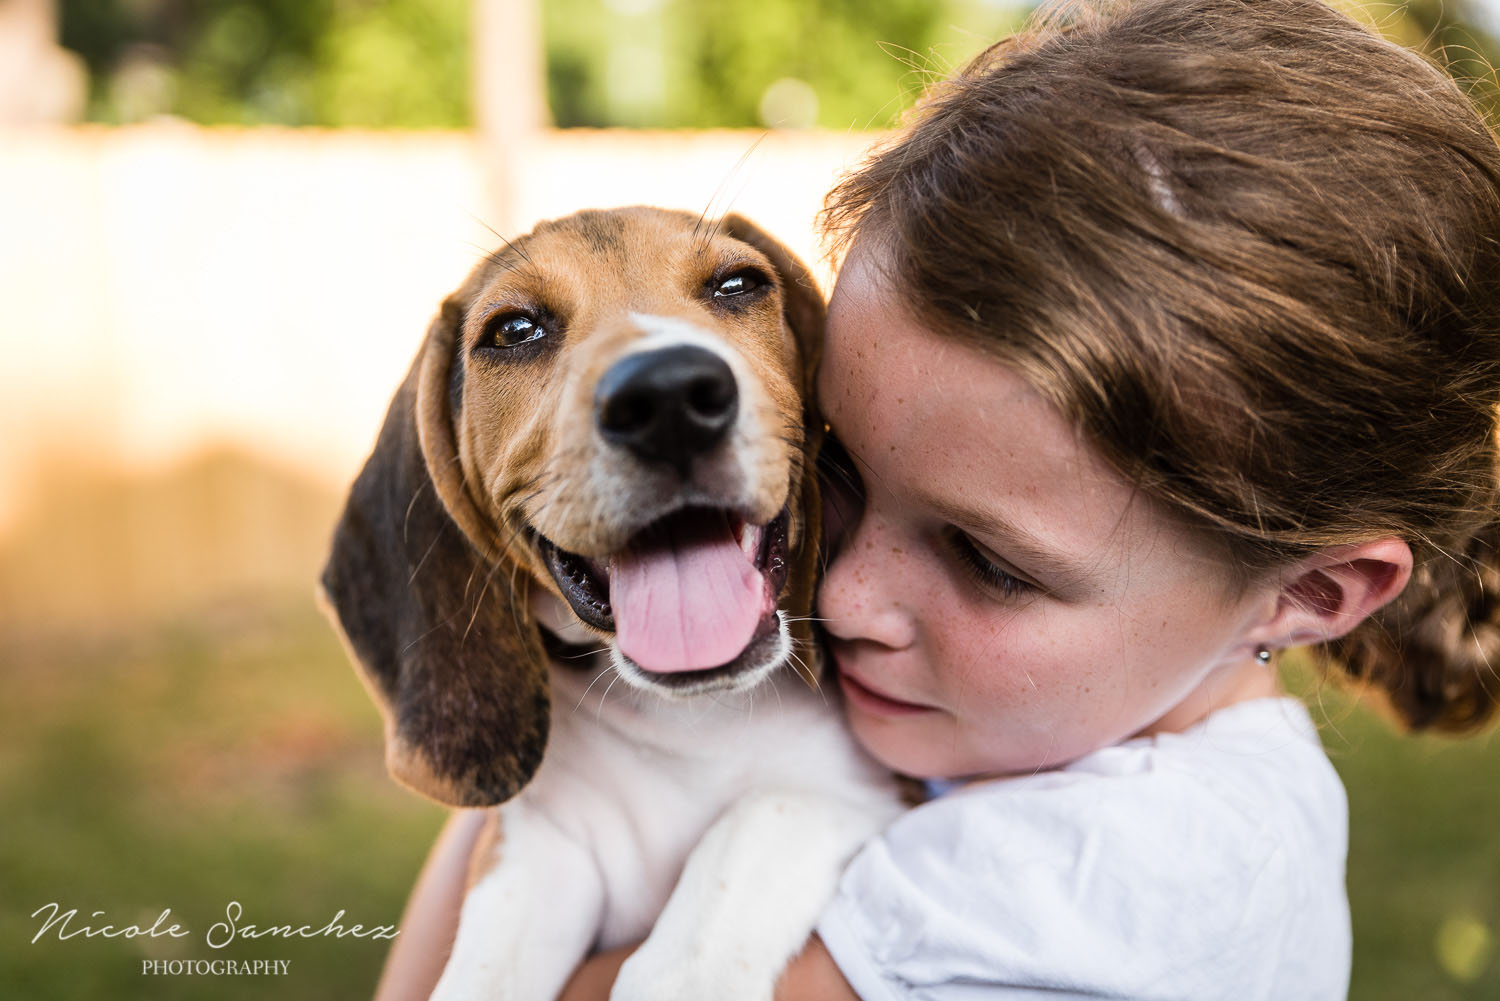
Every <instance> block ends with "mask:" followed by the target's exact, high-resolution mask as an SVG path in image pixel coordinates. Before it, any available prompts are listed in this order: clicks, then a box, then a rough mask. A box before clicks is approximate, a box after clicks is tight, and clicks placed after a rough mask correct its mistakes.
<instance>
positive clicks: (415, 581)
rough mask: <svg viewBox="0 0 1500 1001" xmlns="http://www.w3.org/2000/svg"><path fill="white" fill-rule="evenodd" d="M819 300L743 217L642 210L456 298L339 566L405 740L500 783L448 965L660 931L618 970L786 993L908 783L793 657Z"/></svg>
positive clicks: (806, 523) (808, 488)
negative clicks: (860, 744)
mask: <svg viewBox="0 0 1500 1001" xmlns="http://www.w3.org/2000/svg"><path fill="white" fill-rule="evenodd" d="M822 323H823V302H822V298H821V296H820V295H819V293H818V291H817V289H816V287H815V286H814V284H813V282H812V279H811V277H810V276H809V275H808V273H807V271H806V269H805V268H804V267H803V266H802V265H801V263H800V262H798V261H797V260H796V259H795V258H794V257H793V256H792V255H791V254H789V253H788V252H787V251H786V250H785V249H784V248H783V247H781V246H780V245H779V244H777V243H776V242H775V241H774V240H772V239H770V238H769V237H767V236H766V235H765V234H764V233H762V232H761V231H759V230H758V229H756V228H755V227H754V226H752V225H750V224H749V223H747V222H746V221H744V220H743V219H740V218H738V217H735V216H730V217H728V218H726V219H725V220H722V221H721V223H719V224H718V225H710V224H708V223H705V222H703V221H702V220H699V219H695V218H694V217H692V216H690V215H686V214H681V213H673V212H666V211H661V210H656V209H644V208H635V209H623V210H616V211H608V212H583V213H579V214H577V215H574V216H569V217H567V218H565V219H561V220H557V221H554V222H551V223H545V224H543V225H541V226H539V227H538V228H537V229H536V230H534V231H533V232H532V233H530V234H528V235H527V236H525V237H523V238H521V239H519V240H517V241H516V242H515V243H512V244H508V245H507V246H506V247H505V248H504V249H503V250H502V251H500V252H497V253H496V254H495V255H492V256H491V258H489V259H488V260H487V261H485V262H484V263H482V264H481V265H480V266H479V267H478V268H476V269H475V271H474V272H473V273H472V274H471V275H470V276H469V279H468V281H467V282H466V283H465V284H464V286H463V287H462V288H461V289H459V290H458V291H457V292H456V293H454V294H453V295H452V296H450V297H449V298H448V299H447V300H446V301H445V302H444V303H443V305H442V308H441V311H440V313H439V315H438V317H437V319H436V320H435V321H434V323H433V325H432V327H431V328H430V330H429V331H428V335H427V338H426V341H425V342H424V344H423V346H422V349H421V351H420V352H419V353H418V355H417V358H416V361H415V362H414V363H413V365H412V368H411V370H410V373H409V374H408V376H407V378H406V381H405V382H404V384H403V385H402V386H401V388H400V390H399V391H398V392H397V394H396V397H395V400H394V401H393V402H392V405H391V409H390V412H389V414H388V415H387V418H386V422H385V426H384V428H383V429H382V431H381V434H380V438H379V441H378V443H377V445H376V447H375V451H374V453H373V454H372V456H371V457H370V459H369V461H368V463H367V464H366V466H365V468H364V470H363V471H362V472H361V473H360V476H359V478H358V479H357V481H356V482H355V484H354V486H353V488H352V491H351V494H350V498H349V502H348V505H347V507H346V509H345V512H344V515H343V518H342V520H341V522H340V524H339V527H338V529H337V532H336V535H335V538H334V546H333V553H332V556H331V557H330V560H329V563H328V566H327V568H326V569H325V571H324V575H323V584H324V589H325V593H326V595H327V598H328V600H329V602H330V603H331V605H332V607H333V609H334V612H335V616H336V621H337V622H338V624H339V625H340V626H341V627H342V630H343V632H344V635H345V637H346V640H347V642H348V645H349V647H350V650H351V653H352V655H353V657H354V659H355V661H356V662H357V663H358V665H359V666H360V668H361V673H362V676H363V677H364V679H365V681H366V683H367V685H368V687H369V688H370V690H371V693H372V694H373V696H374V697H375V700H376V702H377V703H378V704H379V705H380V706H381V707H382V710H383V712H384V715H385V721H386V743H387V761H388V763H389V765H390V768H391V770H392V772H393V773H394V774H395V775H396V776H397V777H398V778H399V779H401V780H402V781H403V782H405V783H406V784H408V785H410V786H411V787H413V788H415V789H417V790H418V791H420V792H422V793H424V794H426V795H428V796H431V797H433V798H435V799H437V800H439V801H441V802H444V803H448V804H452V805H455V806H468V807H477V806H491V805H494V804H503V805H501V806H500V807H499V813H500V817H499V832H498V837H496V838H492V839H486V841H485V847H484V848H483V850H482V856H481V857H477V858H476V859H475V864H474V866H473V872H474V874H475V875H474V880H473V882H472V885H471V887H470V890H469V893H468V896H467V898H466V900H465V903H464V907H463V912H462V916H461V918H460V924H459V931H458V937H457V940H456V942H455V945H454V950H453V954H452V957H451V959H450V961H449V963H448V966H447V969H446V971H445V973H444V975H443V978H442V981H441V983H440V984H439V987H438V991H437V994H436V995H435V996H436V997H439V998H443V999H474V998H506V999H516V1001H546V999H549V998H552V997H554V996H555V995H556V993H557V992H558V990H559V989H560V988H561V986H562V984H563V983H564V982H565V981H566V978H567V976H568V975H569V973H570V972H571V971H572V970H573V968H574V967H575V965H576V964H577V963H578V962H579V961H580V960H581V959H583V958H584V957H585V956H586V955H587V954H588V952H589V951H590V950H591V949H593V948H607V947H610V946H613V945H617V944H621V943H625V942H630V941H634V940H637V939H640V938H642V937H646V936H648V935H649V937H648V938H647V941H646V944H645V945H644V946H643V947H642V948H641V949H640V950H638V951H637V953H636V954H635V955H634V956H633V957H632V959H631V960H630V961H629V962H628V963H627V964H626V966H625V968H624V970H623V971H622V972H621V976H620V979H619V980H618V982H617V984H616V987H615V991H614V995H613V996H614V997H615V998H617V999H624V1001H629V999H641V1001H644V999H652V1001H673V999H683V1001H686V999H693V1001H701V999H705V998H715V999H720V1001H723V999H731V1001H732V999H746V1001H749V999H761V1001H764V999H769V998H770V997H771V994H772V990H773V986H774V982H775V978H776V976H777V974H778V973H779V971H780V969H781V968H782V966H783V965H784V964H785V962H786V960H787V959H788V958H789V957H790V956H791V955H792V954H793V953H795V952H796V950H797V949H798V948H800V947H801V945H802V944H803V942H804V941H805V940H806V938H807V935H808V933H809V931H810V929H811V928H812V926H813V923H814V921H815V920H816V916H817V914H818V912H819V911H820V909H821V908H822V906H823V904H824V902H825V901H826V899H827V898H828V896H829V894H830V893H831V892H832V889H833V886H834V884H835V882H836V879H837V875H838V872H839V869H840V867H841V865H842V863H843V862H844V861H845V860H846V859H847V858H848V856H849V855H850V854H851V853H852V852H853V851H854V849H855V848H856V847H857V846H858V844H859V843H860V842H861V841H862V840H863V839H864V838H865V837H867V836H868V835H869V834H870V833H872V832H873V831H875V830H877V829H878V828H879V827H880V826H882V825H883V824H884V823H885V822H886V821H887V820H889V819H890V817H891V816H893V815H894V813H895V811H896V810H897V809H899V806H898V798H897V793H896V788H895V785H894V783H893V782H892V780H891V779H890V777H889V776H888V775H887V774H886V773H885V772H884V771H883V770H882V769H881V768H879V767H878V766H876V765H875V764H874V763H872V762H871V761H869V760H868V759H867V758H865V757H864V756H863V754H861V753H860V752H859V750H858V749H857V747H856V746H855V744H854V743H853V741H852V739H851V738H850V736H849V734H848V732H847V730H846V728H845V726H844V724H843V721H842V717H841V714H840V713H839V711H838V709H837V707H836V706H833V705H831V704H830V703H829V702H828V701H827V699H826V698H825V695H824V694H823V693H821V692H819V691H817V690H816V689H815V688H814V687H813V686H812V685H810V684H809V683H808V679H805V678H803V677H800V676H799V674H798V672H797V671H796V670H794V667H795V666H796V664H797V657H796V656H795V654H796V653H797V652H798V651H799V648H800V652H802V654H803V655H804V656H805V655H806V653H807V649H808V648H807V644H806V642H805V641H806V639H807V633H806V630H807V625H806V615H807V613H808V607H809V604H810V595H811V588H812V576H813V570H814V560H815V557H816V554H815V548H816V538H817V534H818V523H817V513H818V502H817V494H816V483H815V480H814V477H813V474H812V470H811V469H810V468H808V465H807V463H806V461H805V457H806V456H807V455H809V454H811V452H812V450H813V446H814V445H815V444H816V443H815V441H810V440H809V439H808V437H807V436H808V434H809V431H808V428H809V427H810V426H813V427H815V425H810V423H809V421H808V420H807V416H808V415H807V401H808V398H809V394H810V392H811V379H812V373H813V369H814V366H815V364H816V361H817V355H818V351H819V346H820V341H821V336H822ZM695 575H699V576H708V577H713V578H714V580H697V579H694V577H695ZM721 577H722V578H725V579H726V580H728V582H727V583H726V582H725V581H724V580H719V578H721ZM716 581H717V583H716ZM778 606H779V610H778ZM664 622H665V625H664V624H663V623H664ZM804 670H805V665H804ZM809 673H811V672H809ZM617 682H620V683H623V684H617ZM544 750H545V754H544V753H543V752H544ZM674 885H675V889H674ZM669 897H670V899H669Z"/></svg>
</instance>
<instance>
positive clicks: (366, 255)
mask: <svg viewBox="0 0 1500 1001" xmlns="http://www.w3.org/2000/svg"><path fill="white" fill-rule="evenodd" d="M871 139H872V137H871V136H870V135H868V134H857V133H856V134H848V135H844V134H836V133H770V134H767V135H765V136H764V137H762V136H761V135H760V134H759V133H751V132H711V133H688V132H679V133H638V132H614V131H601V132H571V131H568V132H562V131H554V132H543V133H538V134H536V135H534V136H532V137H531V138H530V139H528V140H527V141H526V142H525V143H524V148H522V149H517V150H514V151H513V159H512V161H511V164H510V169H509V171H508V172H507V175H508V177H509V184H510V185H511V187H512V190H511V191H509V192H508V193H506V197H504V199H503V204H505V205H506V206H507V207H508V208H509V212H510V215H511V216H513V218H511V219H510V220H508V221H507V222H506V223H504V224H503V226H502V224H500V223H499V222H498V221H497V220H496V219H495V216H494V214H493V210H492V208H491V206H492V204H494V202H493V201H492V200H491V194H492V192H491V191H490V190H489V188H488V186H487V183H486V173H485V170H484V166H483V164H482V162H481V153H480V147H479V143H478V141H477V139H475V138H474V137H471V136H468V135H464V134H449V133H389V132H342V131H340V132H333V131H316V130H291V129H255V130H233V129H201V128H196V127H192V126H187V125H183V124H178V123H162V124H153V125H147V126H137V127H130V128H117V129H110V128H97V127H79V128H59V129H34V130H19V131H10V132H0V359H3V360H0V534H3V531H4V529H5V526H6V524H7V522H8V521H9V519H11V518H12V517H14V515H15V514H16V512H17V511H18V510H19V508H20V507H21V506H23V505H24V504H25V503H27V502H28V501H30V500H33V499H34V498H32V497H30V496H29V491H30V485H31V484H32V482H33V474H34V472H35V470H36V469H37V468H38V463H39V462H43V461H48V462H53V461H57V460H58V458H59V457H63V458H64V460H65V461H70V462H71V461H74V460H76V461H80V462H83V463H86V464H90V465H98V466H103V467H104V468H114V469H120V470H123V471H131V470H138V469H149V468H152V467H157V466H160V465H162V464H165V463H170V462H173V461H176V460H178V459H180V458H181V457H183V456H184V455H186V454H189V453H192V452H194V451H196V450H199V449H201V448H204V447H208V446H223V445H228V446H233V447H239V448H244V449H248V450H250V451H252V452H254V453H256V454H260V455H264V456H265V457H267V458H270V459H272V460H274V461H276V462H279V463H283V464H285V465H288V466H290V467H292V468H294V469H296V470H299V471H303V472H307V473H310V474H312V475H313V476H315V477H317V478H318V479H319V480H320V481H323V482H326V483H329V484H331V485H339V484H342V483H343V482H344V481H346V480H347V478H348V477H349V476H350V475H352V473H353V472H354V470H355V469H356V468H357V465H358V462H359V461H360V459H361V457H362V456H363V454H364V453H365V451H366V450H367V449H368V447H369V445H370V443H371V441H372V440H373V436H374V433H375V430H376V428H377V426H378V423H379V420H380V417H381V414H382V413H383V411H384V407H385V404H386V401H387V399H388V398H389V396H390V393H391V391H392V390H393V389H394V388H395V386H396V383H397V381H398V379H399V378H400V376H401V374H402V373H403V372H404V370H405V366H406V364H407V363H408V361H409V360H410V357H411V355H412V353H413V351H414V350H415V348H416V346H417V344H418V342H419V339H420V337H421V335H422V332H423V330H424V329H425V328H426V324H427V321H428V319H429V318H430V316H431V314H432V312H433V309H434V308H435V307H436V305H437V303H438V300H439V299H440V298H441V297H442V296H444V295H445V294H447V292H449V291H450V290H451V289H453V288H454V287H456V286H457V285H458V283H459V282H460V281H461V279H462V278H463V276H464V275H465V274H466V273H467V271H468V269H469V268H470V266H471V265H472V264H473V262H474V261H475V260H476V258H477V257H478V255H479V254H480V253H482V252H484V251H487V250H489V249H491V248H493V247H495V246H496V245H498V243H499V240H498V238H497V237H496V236H495V235H493V234H491V233H490V232H489V231H488V230H487V229H486V225H485V224H486V223H488V222H496V223H497V225H496V228H497V229H500V228H504V229H506V230H509V231H508V232H506V233H505V235H507V236H512V235H515V233H516V232H521V231H524V230H525V229H527V228H529V227H530V226H531V225H532V224H533V223H534V222H536V221H537V220H540V219H544V218H549V217H552V216H556V215H562V214H566V213H568V212H570V211H573V210H574V209H578V208H583V207H587V206H603V205H616V204H634V203H650V204H658V205H664V206H669V207H678V208H685V209H689V210H692V211H694V212H697V211H700V210H702V209H704V208H705V207H706V206H708V205H709V203H710V201H711V200H713V201H714V209H715V210H718V211H722V210H725V209H729V208H733V209H734V210H736V211H741V212H744V213H746V214H748V215H751V216H753V217H755V218H756V219H758V220H759V221H760V222H761V223H762V224H763V225H765V226H766V227H767V228H768V229H770V230H771V231H772V232H775V233H776V234H778V235H779V236H781V237H782V239H784V240H786V241H787V242H788V243H789V244H791V245H792V246H794V247H795V248H797V249H798V250H799V251H801V252H802V253H803V254H804V255H806V256H808V257H809V258H815V257H816V256H817V248H816V245H815V242H814V237H813V233H812V221H813V216H814V214H815V212H816V210H817V208H818V206H819V205H820V203H821V198H822V195H823V193H824V192H825V191H826V190H827V189H828V187H829V185H830V184H831V182H832V181H833V179H834V178H835V176H836V175H837V173H838V172H839V171H840V170H841V169H843V168H845V167H847V166H848V165H850V164H852V163H853V162H855V161H856V160H857V158H858V156H859V154H860V153H861V152H862V151H863V150H864V149H865V148H866V146H867V145H868V144H869V142H870V141H871ZM747 154H748V155H747ZM716 192H717V198H716ZM821 274H822V276H823V277H824V278H825V280H826V277H827V272H826V270H823V271H822V272H821Z"/></svg>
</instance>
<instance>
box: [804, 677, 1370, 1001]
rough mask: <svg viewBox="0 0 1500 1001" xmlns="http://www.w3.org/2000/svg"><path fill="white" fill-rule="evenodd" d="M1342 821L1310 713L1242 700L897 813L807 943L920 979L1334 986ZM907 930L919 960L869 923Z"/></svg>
mask: <svg viewBox="0 0 1500 1001" xmlns="http://www.w3.org/2000/svg"><path fill="white" fill-rule="evenodd" d="M1346 817H1347V808H1346V805H1345V800H1344V795H1343V790H1342V786H1341V785H1340V784H1339V781H1338V777H1337V775H1336V773H1334V771H1333V769H1332V766H1331V765H1329V763H1328V760H1327V757H1326V756H1325V755H1324V754H1323V751H1322V748H1321V747H1320V746H1319V743H1318V739H1317V733H1316V730H1315V728H1314V727H1313V725H1312V722H1311V720H1310V719H1309V718H1308V716H1307V713H1306V710H1305V709H1304V708H1303V707H1302V706H1301V705H1300V704H1299V703H1296V702H1294V701H1291V700H1286V699H1263V700H1257V701H1256V702H1253V703H1251V702H1246V703H1240V704H1238V705H1235V706H1231V707H1229V708H1227V709H1224V710H1220V711H1219V712H1217V713H1215V714H1214V715H1213V716H1211V717H1209V718H1208V719H1207V720H1205V721H1204V722H1203V723H1202V724H1199V725H1198V726H1195V727H1193V728H1191V729H1189V730H1188V731H1185V732H1183V733H1180V734H1163V735H1158V736H1155V737H1150V738H1142V739H1138V740H1131V741H1127V742H1125V743H1123V744H1120V745H1116V746H1114V747H1110V748H1105V749H1104V750H1102V751H1098V752H1095V753H1094V754H1091V755H1088V756H1087V757H1085V758H1083V759H1080V760H1079V761H1077V762H1074V763H1073V764H1072V765H1070V766H1068V767H1067V768H1063V769H1058V770H1055V771H1048V772H1041V773H1038V774H1035V775H1027V776H1014V777H1007V778H1003V779H993V780H988V781H982V782H971V783H968V784H966V785H964V786H962V787H961V788H958V789H955V790H953V791H951V792H948V793H946V794H945V795H942V796H940V797H939V798H937V799H935V800H933V801H931V802H929V803H926V804H924V805H923V806H921V807H918V808H917V809H915V810H912V811H911V812H909V813H908V814H906V815H905V816H903V817H902V818H901V819H899V820H898V821H897V822H896V823H895V824H893V825H892V826H891V827H890V828H889V829H888V830H887V831H886V832H885V833H884V834H883V835H882V836H881V837H880V838H878V839H877V840H876V841H874V842H872V843H871V844H870V845H868V846H867V847H866V849H865V850H864V851H863V852H862V853H861V854H860V856H859V857H858V858H857V859H856V860H855V861H854V863H852V864H851V865H850V867H849V870H848V871H847V873H846V875H845V878H844V881H843V885H842V887H841V890H840V893H839V897H838V899H837V900H836V901H835V904H834V905H833V907H831V908H830V910H829V912H828V914H827V915H826V916H825V920H824V922H823V924H824V926H825V927H820V934H823V935H824V938H825V940H826V941H827V942H828V945H829V949H830V951H831V952H832V953H833V955H834V957H835V959H836V960H838V961H839V963H840V966H841V967H844V966H845V963H846V961H847V962H848V963H849V964H851V965H853V966H856V967H857V966H859V965H860V964H861V963H862V962H863V963H865V964H866V965H867V966H868V967H869V968H870V969H876V968H881V969H887V968H889V967H890V966H892V965H893V964H894V965H895V966H897V967H899V968H901V969H904V970H905V971H906V973H905V974H903V976H907V975H909V976H911V977H915V978H917V980H922V979H924V978H936V980H941V979H942V978H944V977H948V976H950V975H951V976H952V977H953V978H955V982H959V981H962V980H964V979H965V978H969V977H972V976H974V975H976V973H977V971H979V970H988V971H990V972H989V973H987V974H985V975H986V976H989V977H991V978H992V979H990V980H988V981H982V982H988V983H994V984H996V985H999V984H1007V985H1009V984H1023V985H1024V984H1043V983H1045V984H1052V983H1066V984H1068V985H1070V986H1071V987H1073V988H1076V989H1078V990H1080V991H1098V992H1100V993H1107V994H1120V993H1123V994H1124V995H1126V996H1131V997H1135V996H1140V997H1154V996H1157V995H1156V993H1154V992H1155V991H1157V990H1161V989H1164V987H1163V985H1168V986H1171V987H1174V988H1175V989H1177V993H1176V994H1175V995H1171V996H1204V997H1207V996H1229V995H1230V994H1235V993H1236V991H1234V990H1227V988H1226V986H1225V985H1227V984H1229V983H1235V982H1238V983H1240V984H1242V985H1243V984H1246V983H1255V984H1263V985H1267V987H1268V989H1269V988H1270V987H1277V986H1289V987H1290V986H1295V985H1296V984H1295V982H1294V981H1286V980H1284V979H1283V978H1284V977H1285V976H1287V975H1288V974H1287V973H1286V972H1284V971H1290V970H1297V971H1300V973H1299V975H1301V976H1304V977H1306V978H1310V981H1311V982H1315V983H1326V984H1328V986H1329V989H1330V990H1331V991H1333V992H1335V993H1336V992H1337V990H1338V989H1339V985H1340V984H1342V982H1343V978H1344V977H1346V976H1347V970H1348V961H1347V960H1348V951H1349V931H1348V909H1347V903H1346V900H1345V897H1344V889H1343V876H1344V853H1345V845H1346V841H1347V820H1346ZM913 921H919V922H921V925H922V926H923V927H925V928H927V929H928V933H927V934H928V938H927V942H928V946H929V948H925V949H923V950H920V951H910V950H907V949H906V947H905V946H902V945H901V944H900V943H899V942H898V941H896V940H891V939H887V938H886V937H884V935H883V933H882V931H881V929H882V928H892V927H896V926H908V927H909V926H911V922H913ZM830 936H831V940H830ZM934 942H941V943H942V944H941V946H940V947H936V948H931V946H932V945H933V943H934ZM845 973H846V975H847V974H848V973H849V970H848V969H846V970H845ZM1163 978H1165V979H1163ZM1199 978H1206V979H1199ZM1216 978H1238V980H1235V979H1216ZM851 982H852V978H851ZM934 982H935V981H934ZM1221 988H1224V989H1221ZM1251 993H1253V992H1251ZM1296 993H1297V992H1296V991H1295V990H1294V991H1292V994H1296ZM1169 994H1170V992H1169ZM870 996H875V997H878V996H882V995H880V994H879V993H875V994H872V995H870ZM891 996H901V995H899V994H897V995H891ZM932 996H933V997H942V996H944V995H943V994H942V993H941V992H937V993H934V994H933V995H932ZM1266 996H1277V995H1276V993H1275V991H1274V990H1273V991H1272V992H1271V993H1270V994H1268V995H1266ZM1281 996H1291V995H1290V994H1283V995H1281ZM1298 996H1303V995H1298ZM1307 996H1322V995H1321V994H1318V993H1316V992H1315V993H1314V994H1313V995H1307ZM1330 996H1332V995H1330Z"/></svg>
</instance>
